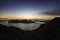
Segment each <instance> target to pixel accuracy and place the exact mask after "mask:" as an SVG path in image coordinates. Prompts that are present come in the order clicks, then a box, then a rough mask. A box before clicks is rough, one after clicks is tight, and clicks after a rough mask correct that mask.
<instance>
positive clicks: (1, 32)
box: [0, 17, 60, 40]
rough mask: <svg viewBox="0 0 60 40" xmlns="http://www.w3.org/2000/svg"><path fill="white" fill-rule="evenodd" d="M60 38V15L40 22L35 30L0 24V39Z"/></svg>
mask: <svg viewBox="0 0 60 40" xmlns="http://www.w3.org/2000/svg"><path fill="white" fill-rule="evenodd" d="M55 39H56V40H60V17H57V18H54V19H53V20H51V21H49V22H47V23H45V24H42V25H41V27H39V28H38V29H36V30H33V31H23V30H21V29H19V28H15V27H12V26H11V27H7V26H5V25H1V24H0V40H55Z"/></svg>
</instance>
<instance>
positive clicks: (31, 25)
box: [0, 21, 45, 30]
mask: <svg viewBox="0 0 60 40" xmlns="http://www.w3.org/2000/svg"><path fill="white" fill-rule="evenodd" d="M44 23H45V22H38V21H35V23H8V22H7V21H4V22H0V24H3V25H6V26H8V27H9V26H14V27H16V28H20V29H21V30H35V29H37V28H39V27H40V25H41V24H44Z"/></svg>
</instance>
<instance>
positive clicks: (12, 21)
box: [8, 20, 35, 23]
mask: <svg viewBox="0 0 60 40" xmlns="http://www.w3.org/2000/svg"><path fill="white" fill-rule="evenodd" d="M8 23H35V22H34V21H30V20H10V21H9V22H8Z"/></svg>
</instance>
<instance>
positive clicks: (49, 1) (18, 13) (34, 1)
mask: <svg viewBox="0 0 60 40" xmlns="http://www.w3.org/2000/svg"><path fill="white" fill-rule="evenodd" d="M59 4H60V1H59V0H20V1H19V0H4V1H2V0H0V5H1V7H0V18H8V19H10V18H11V19H13V18H14V19H19V18H21V19H34V18H36V19H50V18H53V17H56V16H60V15H47V14H46V15H45V14H42V12H46V11H51V10H55V9H57V8H59V7H60V5H59Z"/></svg>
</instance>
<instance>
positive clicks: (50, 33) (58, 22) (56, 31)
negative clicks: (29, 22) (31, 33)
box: [41, 17, 60, 40]
mask: <svg viewBox="0 0 60 40" xmlns="http://www.w3.org/2000/svg"><path fill="white" fill-rule="evenodd" d="M41 27H42V28H43V29H45V30H46V31H47V32H46V35H45V39H48V40H49V39H53V40H54V39H57V40H60V17H56V18H54V19H53V20H51V21H49V22H47V23H45V24H43V25H41Z"/></svg>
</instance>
